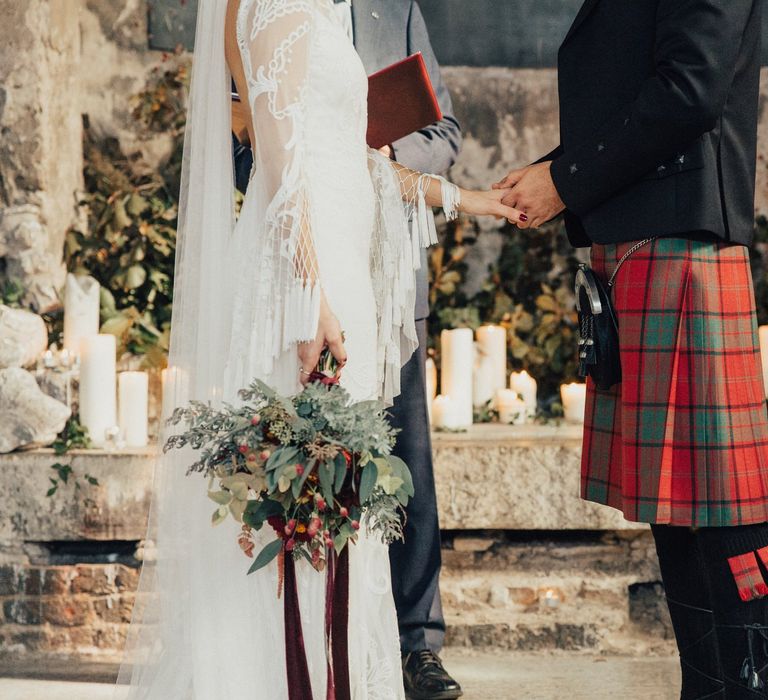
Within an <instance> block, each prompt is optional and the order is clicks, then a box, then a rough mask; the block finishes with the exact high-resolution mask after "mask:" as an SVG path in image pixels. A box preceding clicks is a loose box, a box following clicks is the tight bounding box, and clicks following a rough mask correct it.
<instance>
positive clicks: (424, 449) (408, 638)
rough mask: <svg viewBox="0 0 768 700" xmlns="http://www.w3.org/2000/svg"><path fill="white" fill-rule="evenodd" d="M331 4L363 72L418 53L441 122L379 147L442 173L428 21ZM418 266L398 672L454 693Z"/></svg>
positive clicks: (411, 688) (406, 402) (246, 158)
mask: <svg viewBox="0 0 768 700" xmlns="http://www.w3.org/2000/svg"><path fill="white" fill-rule="evenodd" d="M335 2H336V8H335V9H336V11H337V12H338V13H339V17H340V19H341V21H342V23H343V24H344V26H345V27H346V28H347V31H348V32H349V35H350V37H351V38H352V39H353V40H354V43H355V48H356V49H357V52H358V53H359V55H360V58H361V59H362V62H363V64H364V66H365V69H366V71H367V72H368V74H371V73H374V72H376V71H378V70H380V69H381V68H385V67H387V66H389V65H391V64H393V63H395V62H397V61H400V60H402V59H404V58H406V57H408V56H410V55H411V54H414V53H417V52H419V51H420V52H421V53H422V54H423V57H424V61H425V63H426V65H427V69H428V71H429V75H430V78H431V80H432V84H433V86H434V88H435V92H436V93H437V97H438V101H439V103H440V109H441V111H442V112H443V115H444V117H443V119H442V121H440V122H438V123H436V124H433V125H432V126H429V127H427V128H426V129H423V130H422V131H420V132H418V133H415V134H412V135H410V136H408V137H406V138H404V139H402V140H400V141H397V142H396V143H394V144H391V145H390V146H385V147H384V149H382V150H383V152H385V153H386V155H388V156H389V157H391V158H393V159H394V160H396V161H397V162H399V163H402V164H403V165H405V166H407V167H409V168H413V169H414V170H418V171H420V172H425V173H433V174H439V173H443V172H445V171H446V170H448V168H450V167H451V165H453V162H454V161H455V160H456V156H457V155H458V152H459V148H460V147H461V129H460V127H459V124H458V122H457V121H456V118H455V117H454V116H453V106H452V104H451V97H450V95H449V94H448V90H447V88H446V87H445V84H444V83H443V80H442V77H441V75H440V66H439V65H438V63H437V60H436V58H435V55H434V51H433V50H432V46H431V44H430V41H429V36H428V34H427V28H426V25H425V23H424V19H423V17H422V14H421V10H420V9H419V6H418V4H417V3H416V2H415V1H414V0H387V1H386V2H385V1H384V0H335ZM251 163H252V156H251V151H250V150H249V149H248V148H246V147H243V146H240V145H239V144H236V145H235V167H236V175H237V185H238V188H239V189H240V190H241V191H245V188H246V187H247V184H248V175H249V173H250V169H251ZM421 262H422V264H421V270H420V271H419V273H418V280H417V282H418V293H417V299H416V330H417V332H418V335H419V349H418V350H417V352H416V353H415V354H414V356H413V357H412V358H411V359H410V361H409V362H408V363H407V364H406V365H405V366H404V367H403V370H402V375H401V384H402V394H401V395H400V396H398V397H397V399H395V405H394V406H393V407H392V409H391V414H392V420H391V422H392V424H393V426H394V427H395V428H398V429H399V430H400V433H399V436H398V441H397V445H396V447H395V454H396V455H398V456H399V457H400V458H401V459H403V460H404V461H405V462H406V464H408V466H409V467H410V469H411V472H412V473H413V481H414V486H415V491H416V495H415V497H414V498H413V499H411V502H410V504H409V506H408V518H407V521H406V525H405V540H404V541H403V542H396V543H394V544H392V545H391V547H390V560H391V567H392V590H393V594H394V599H395V605H396V607H397V617H398V624H399V628H400V646H401V650H402V654H403V676H404V684H405V689H406V693H407V695H408V697H409V698H410V699H411V700H452V699H453V698H458V697H460V696H461V694H462V693H461V688H460V686H459V684H458V683H457V682H456V681H455V680H453V678H451V676H450V675H449V674H448V673H447V672H446V671H445V669H444V668H443V666H442V663H441V662H440V659H439V658H438V656H437V653H438V652H439V651H440V649H441V648H442V645H443V638H444V635H445V622H444V620H443V615H442V608H441V604H440V591H439V588H438V580H439V576H440V565H441V561H440V529H439V525H438V519H437V499H436V495H435V481H434V473H433V468H432V446H431V443H430V430H429V420H428V415H427V405H426V388H425V383H426V380H425V369H424V365H425V358H426V354H425V350H426V344H427V316H428V315H429V306H428V279H427V258H426V253H422V261H421Z"/></svg>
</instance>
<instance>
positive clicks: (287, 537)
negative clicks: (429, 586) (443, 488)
mask: <svg viewBox="0 0 768 700" xmlns="http://www.w3.org/2000/svg"><path fill="white" fill-rule="evenodd" d="M316 375H317V376H316V379H317V380H318V381H315V382H313V383H310V384H309V385H308V386H307V387H306V388H305V389H304V390H303V391H302V392H301V393H300V394H298V395H297V396H294V397H292V398H287V397H284V396H280V395H279V394H277V393H276V392H275V391H273V390H272V389H270V388H269V387H268V386H266V385H265V384H264V383H262V382H260V381H254V382H253V383H252V384H251V386H250V387H249V388H247V389H244V390H242V391H241V392H240V398H241V399H242V400H243V404H242V405H240V406H237V407H235V406H230V405H225V406H223V407H222V408H212V407H211V406H210V405H208V404H206V403H203V402H198V401H193V402H191V403H190V404H189V405H188V406H186V407H181V408H177V409H176V410H175V411H174V413H173V415H172V417H171V419H170V423H171V424H173V425H179V424H181V423H183V424H184V426H185V429H184V431H183V432H180V433H178V434H176V435H173V436H172V437H171V438H170V439H169V440H168V441H167V443H166V444H165V447H164V449H165V451H168V450H170V449H176V448H183V447H186V446H190V447H192V449H194V450H195V451H197V460H196V461H195V462H194V463H193V464H191V465H190V466H189V469H188V474H194V473H200V474H202V475H203V476H205V477H207V478H208V497H209V498H210V499H211V500H212V501H213V502H214V503H215V509H214V511H213V516H212V522H213V524H214V525H217V524H219V523H221V522H223V521H224V520H226V519H227V518H228V517H232V518H234V519H235V520H236V521H238V522H240V523H242V532H241V534H240V536H239V540H238V541H239V544H240V547H241V548H242V549H243V551H244V552H245V554H246V555H247V556H249V557H253V555H254V548H255V543H254V540H253V531H254V530H261V528H262V527H264V526H265V525H267V526H268V527H271V528H272V529H274V531H275V533H276V535H277V537H276V539H275V540H273V541H272V542H270V543H269V544H267V545H266V546H265V547H264V548H263V549H262V550H261V551H260V552H259V553H258V555H257V556H256V557H255V560H254V562H253V564H252V566H251V567H250V569H249V571H248V573H252V572H254V571H256V570H258V569H260V568H262V567H264V566H266V565H267V564H268V563H269V562H270V561H272V560H273V559H274V558H275V557H277V556H278V555H284V556H287V555H289V554H292V555H293V556H292V558H294V559H295V558H299V557H304V558H305V559H307V560H308V561H309V562H310V563H311V564H312V566H313V567H314V568H315V569H317V570H318V571H322V570H323V569H324V568H325V565H326V559H327V557H328V556H329V555H332V554H333V553H335V555H340V554H341V553H342V551H343V550H344V548H345V547H346V546H347V544H348V543H349V542H350V541H352V542H354V541H355V540H356V538H357V531H358V530H359V528H360V523H361V522H364V523H365V525H366V527H367V528H368V529H369V530H370V531H374V532H378V533H380V535H381V537H382V539H383V540H384V541H386V542H391V541H393V540H395V539H399V538H401V537H402V522H401V517H400V515H401V512H400V511H401V509H402V507H403V506H405V505H406V504H407V503H408V499H409V497H410V496H412V495H413V482H412V481H411V475H410V472H409V470H408V467H407V466H406V465H405V463H404V462H403V461H402V460H400V459H398V458H397V457H395V456H393V455H392V454H391V449H392V446H393V444H394V436H395V432H394V431H393V430H392V428H391V427H390V426H389V424H388V423H387V421H386V418H385V415H384V411H383V409H382V406H381V405H380V404H379V403H378V402H371V401H369V402H361V403H351V402H350V398H349V395H348V394H347V392H346V391H345V390H344V389H343V388H342V387H341V386H340V385H338V383H335V382H334V381H333V380H332V378H331V376H329V375H331V373H330V372H326V373H325V374H323V373H320V372H318V373H316Z"/></svg>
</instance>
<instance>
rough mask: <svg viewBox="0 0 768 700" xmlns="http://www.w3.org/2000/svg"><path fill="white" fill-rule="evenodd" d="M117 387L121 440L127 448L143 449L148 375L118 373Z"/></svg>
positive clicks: (146, 437) (147, 401) (146, 416)
mask: <svg viewBox="0 0 768 700" xmlns="http://www.w3.org/2000/svg"><path fill="white" fill-rule="evenodd" d="M117 386H118V404H117V405H118V415H119V425H120V431H121V432H122V434H123V440H125V444H126V445H127V446H128V447H144V446H145V445H146V444H147V442H148V434H147V432H148V427H149V375H148V374H147V373H146V372H120V375H119V376H118V383H117Z"/></svg>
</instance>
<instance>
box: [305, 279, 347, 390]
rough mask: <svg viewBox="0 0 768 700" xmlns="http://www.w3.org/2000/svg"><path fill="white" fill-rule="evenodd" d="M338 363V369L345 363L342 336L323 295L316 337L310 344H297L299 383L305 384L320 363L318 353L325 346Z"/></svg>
mask: <svg viewBox="0 0 768 700" xmlns="http://www.w3.org/2000/svg"><path fill="white" fill-rule="evenodd" d="M326 345H327V346H328V349H329V350H330V351H331V354H332V355H333V356H334V357H335V358H336V361H337V362H338V363H339V369H341V367H343V366H344V365H345V364H346V362H347V351H346V349H345V348H344V335H343V333H342V331H341V325H340V324H339V319H337V318H336V316H335V315H334V313H333V311H331V307H330V306H329V305H328V301H327V300H326V298H325V294H323V295H322V296H321V298H320V319H319V321H318V323H317V337H316V338H315V339H314V340H313V341H312V342H311V343H299V361H300V362H301V383H302V384H307V383H308V382H309V378H310V375H311V374H312V372H313V371H314V370H315V368H316V367H317V364H318V362H319V361H320V353H321V352H322V351H323V348H325V346H326Z"/></svg>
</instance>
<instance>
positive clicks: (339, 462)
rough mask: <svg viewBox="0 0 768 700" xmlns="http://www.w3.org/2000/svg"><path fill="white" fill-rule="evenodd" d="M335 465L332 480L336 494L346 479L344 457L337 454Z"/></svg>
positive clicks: (345, 461)
mask: <svg viewBox="0 0 768 700" xmlns="http://www.w3.org/2000/svg"><path fill="white" fill-rule="evenodd" d="M334 463H335V465H336V474H335V476H334V479H333V487H334V489H335V490H336V493H338V492H339V491H341V487H342V486H343V485H344V480H345V479H346V478H347V460H346V459H345V458H344V455H343V454H341V453H339V454H337V455H336V459H335V460H334Z"/></svg>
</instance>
